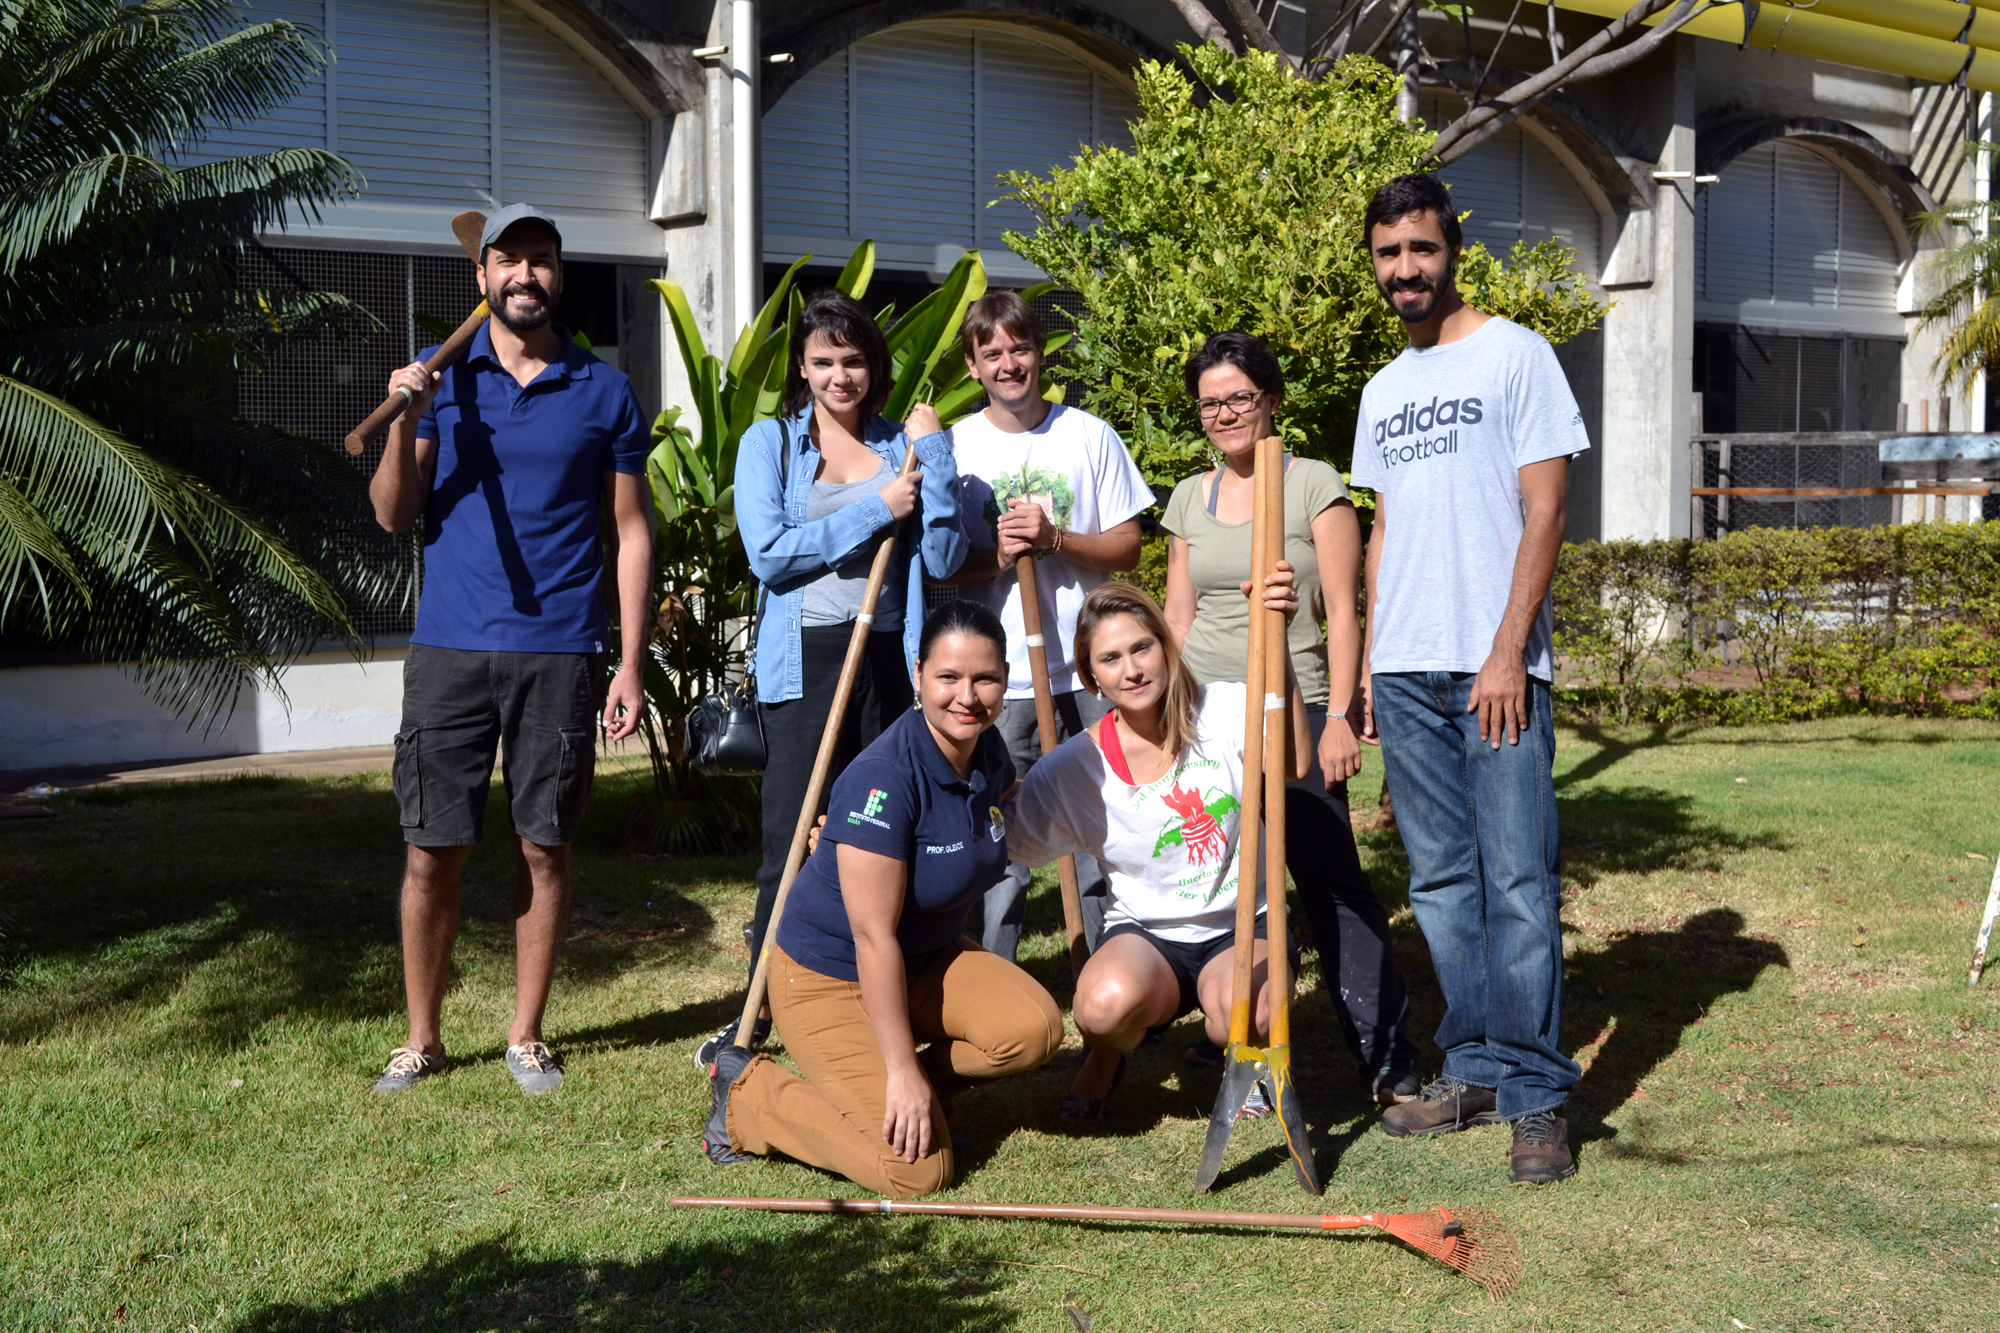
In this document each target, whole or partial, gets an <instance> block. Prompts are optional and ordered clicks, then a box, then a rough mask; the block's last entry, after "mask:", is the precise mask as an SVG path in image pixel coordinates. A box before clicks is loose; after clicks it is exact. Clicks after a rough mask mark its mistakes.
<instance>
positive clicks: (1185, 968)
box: [1097, 912, 1296, 1031]
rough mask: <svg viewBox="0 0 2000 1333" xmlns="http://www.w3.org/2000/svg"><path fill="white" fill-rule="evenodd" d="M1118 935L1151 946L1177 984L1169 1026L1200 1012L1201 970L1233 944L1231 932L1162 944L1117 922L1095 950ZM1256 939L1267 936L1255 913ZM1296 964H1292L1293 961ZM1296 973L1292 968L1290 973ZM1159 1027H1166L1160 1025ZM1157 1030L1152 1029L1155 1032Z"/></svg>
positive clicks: (1137, 928) (1147, 933) (1142, 930)
mask: <svg viewBox="0 0 2000 1333" xmlns="http://www.w3.org/2000/svg"><path fill="white" fill-rule="evenodd" d="M1118 935H1137V936H1138V937H1139V938H1140V939H1142V940H1144V941H1146V943H1148V944H1150V945H1152V946H1153V949H1154V950H1155V952H1157V953H1158V954H1159V955H1160V957H1162V958H1164V959H1166V960H1167V966H1168V967H1170V968H1172V969H1173V970H1174V980H1176V981H1178V982H1180V984H1181V998H1180V1007H1179V1008H1177V1009H1175V1010H1174V1016H1173V1018H1171V1019H1169V1020H1167V1021H1168V1022H1169V1023H1172V1022H1178V1021H1179V1020H1180V1019H1181V1018H1182V1017H1184V1016H1186V1015H1188V1014H1191V1013H1193V1012H1194V1011H1195V1010H1197V1009H1199V1008H1201V996H1200V995H1199V994H1197V993H1196V991H1195V982H1196V981H1197V980H1199V979H1200V977H1201V970H1202V969H1203V968H1204V967H1207V966H1208V965H1209V964H1210V963H1211V962H1213V961H1214V960H1215V956H1216V955H1217V954H1219V953H1222V952H1224V951H1225V950H1227V949H1229V948H1230V947H1231V946H1233V945H1234V944H1235V943H1236V932H1235V931H1234V930H1228V931H1224V932H1223V933H1222V934H1220V935H1217V936H1216V937H1215V938H1214V939H1212V940H1203V941H1202V942H1201V943H1200V944H1182V943H1181V942H1179V941H1178V940H1163V939H1161V938H1160V937H1159V936H1158V935H1155V934H1154V933H1153V932H1152V931H1150V930H1147V929H1146V928H1145V927H1144V926H1142V925H1140V924H1139V923H1137V922H1136V921H1120V922H1119V923H1118V924H1117V925H1115V926H1113V927H1111V928H1110V929H1109V930H1107V931H1105V932H1104V933H1103V934H1102V935H1100V936H1098V937H1097V947H1098V948H1100V949H1101V948H1103V947H1104V941H1106V940H1108V939H1112V938H1113V937H1115V936H1118ZM1256 938H1258V939H1260V940H1267V939H1269V938H1271V936H1270V932H1269V931H1268V930H1267V929H1266V928H1265V920H1264V914H1263V913H1262V912H1259V913H1257V933H1256ZM1294 961H1295V962H1296V960H1294ZM1294 971H1296V968H1295V969H1294ZM1160 1026H1161V1027H1164V1026H1166V1024H1161V1025H1160ZM1157 1030H1158V1029H1157V1028H1156V1029H1155V1031H1157Z"/></svg>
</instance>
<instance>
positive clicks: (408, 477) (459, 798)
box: [368, 204, 653, 1093]
mask: <svg viewBox="0 0 2000 1333" xmlns="http://www.w3.org/2000/svg"><path fill="white" fill-rule="evenodd" d="M561 252H562V235H561V233H560V232H558V231H557V230H556V224H555V222H554V220H553V219H551V218H550V217H549V216H548V215H547V214H546V213H543V212H541V211H540V210H539V209H536V208H534V207H533V206H531V205H528V204H511V205H509V206H507V207H506V208H503V209H501V210H500V211H499V212H497V213H495V214H493V216H492V217H490V218H488V219H487V221H486V228H485V231H484V232H483V234H482V235H481V236H480V252H479V267H478V270H477V273H478V278H479V287H480V295H482V296H483V297H484V298H485V299H486V303H487V305H488V306H489V307H490V308H491V309H492V311H493V316H492V318H491V319H489V320H488V321H487V323H486V327H485V328H483V329H481V330H480V332H479V334H478V335H477V336H476V337H475V338H474V339H473V340H472V346H471V348H470V350H469V351H468V352H467V353H466V357H465V360H464V361H462V362H461V363H459V364H458V365H455V366H452V367H450V368H448V369H446V370H445V371H444V372H443V373H442V374H441V375H434V374H432V373H431V372H430V371H428V370H426V369H425V368H424V366H423V364H422V362H421V360H420V361H418V362H417V363H415V364H412V365H408V366H405V367H403V369H401V370H399V371H397V372H396V374H395V375H394V376H393V377H392V378H391V379H390V381H389V387H390V389H391V391H392V392H393V391H401V392H403V393H405V394H406V395H408V397H409V400H410V407H409V410H408V411H406V412H405V413H403V415H402V416H401V417H399V418H398V419H397V421H396V424H395V425H394V426H392V427H391V428H390V431H389V444H388V449H387V450H386V452H385V453H384V454H383V457H382V464H381V467H380V468H379V469H378V470H377V471H376V473H375V478H374V480H373V481H372V482H371V483H370V484H369V488H368V492H369V497H370V498H371V499H372V500H373V501H374V504H375V518H376V521H377V522H379V523H380V524H381V525H382V526H383V527H384V528H387V529H388V530H389V531H390V532H402V531H404V530H405V529H407V528H408V527H409V526H410V525H411V524H412V523H414V522H416V521H417V520H418V519H419V518H422V519H423V521H424V584H423V596H422V598H421V600H420V601H419V602H418V604H417V628H416V633H414V634H412V635H411V636H410V653H409V659H408V661H406V662H405V663H404V666H403V721H402V728H401V730H400V731H399V732H398V733H397V736H396V765H395V788H396V801H397V804H398V805H399V806H400V807H401V810H402V823H403V840H404V841H405V842H407V843H408V844H409V859H408V864H407V867H406V869H405V871H404V876H403V899H402V919H403V984H404V988H405V990H406V992H407V998H408V1002H409V1010H410V1032H409V1039H408V1040H407V1041H405V1042H404V1043H403V1045H401V1046H399V1047H397V1048H396V1049H395V1050H394V1051H393V1052H391V1054H390V1057H389V1065H388V1068H387V1069H386V1070H384V1071H383V1074H382V1077H381V1079H380V1080H379V1081H378V1082H377V1083H376V1084H375V1088H376V1090H377V1091H378V1092H401V1091H402V1090H403V1089H405V1088H407V1087H409V1086H410V1085H411V1084H412V1083H414V1082H416V1081H417V1080H418V1079H421V1078H424V1077H426V1076H428V1075H430V1074H433V1073H435V1072H437V1071H438V1070H439V1069H442V1068H443V1067H444V1038H443V1034H442V1032H441V1030H440V1010H441V1009H442V1007H443V1004H444V992H445V986H446V984H447V982H448V981H449V978H450V973H451V948H452V943H453V941H454V940H455V939H456V938H457V935H458V903H459V875H460V872H461V871H462V870H463V869H464V866H465V860H466V857H467V856H469V855H470V854H471V851H472V846H473V844H474V843H477V842H478V841H479V839H480V836H481V833H482V831H483V825H484V822H485V814H486V797H487V791H488V788H489V786H490V785H491V782H492V775H493V761H494V751H495V747H496V745H498V746H499V747H501V752H502V754H503V755H504V758H503V760H502V764H503V768H502V776H503V778H504V780H505V782H506V787H507V803H508V812H509V814H510V815H511V816H512V818H513V824H514V832H515V833H516V834H517V835H518V836H519V838H520V857H519V878H518V888H517V889H516V891H515V895H514V971H515V995H514V1022H513V1026H512V1027H511V1028H510V1029H509V1030H508V1033H507V1069H508V1072H509V1073H511V1074H512V1075H513V1076H514V1081H515V1082H516V1083H517V1084H519V1085H520V1088H521V1090H522V1091H523V1092H526V1093H538V1092H551V1091H554V1090H555V1089H556V1088H557V1087H559V1086H561V1084H562V1070H561V1068H560V1067H559V1066H558V1065H557V1063H556V1060H555V1057H554V1056H553V1055H552V1054H551V1053H550V1051H549V1048H548V1046H547V1045H546V1044H545V1043H544V1042H543V1040H542V1009H543V1007H544V1005H545V1004H546V1003H547V1001H548V996H549V983H550V981H551V979H552V978H553V976H554V974H555V965H556V955H557V954H558V952H559V951H560V950H561V948H562V940H563V935H564V934H565V933H566V931H567V929H568V925H569V903H570V858H569V842H570V839H571V838H573V837H574V836H575V835H576V827H577V823H578V821H579V820H580V819H581V818H582V816H583V807H584V804H585V802H586V801H587V800H588V799H589V796H590V782H591V775H592V770H593V763H594V760H595V757H596V749H597V720H598V717H597V715H598V709H599V707H600V706H601V707H602V708H603V721H604V728H605V734H606V735H607V736H608V737H609V738H610V739H612V740H614V741H615V740H622V739H623V738H624V737H626V736H629V735H630V734H631V733H632V731H633V729H634V728H635V727H636V726H637V725H638V720H639V710H640V709H641V708H642V707H643V706H644V703H645V699H644V695H643V694H642V692H641V689H640V684H639V660H640V659H639V654H640V652H641V650H642V648H643V646H644V644H645V636H644V635H643V634H641V633H634V634H628V635H625V636H623V638H622V641H621V648H622V653H621V660H620V662H619V667H618V672H617V674H616V675H615V676H613V677H612V678H611V682H610V685H609V687H608V689H607V687H606V685H605V680H604V674H605V665H606V661H605V659H606V642H607V640H608V637H609V635H608V632H607V628H606V615H605V606H604V601H603V598H602V597H601V596H600V594H599V591H598V589H599V586H600V584H601V582H602V578H603V572H604V556H603V553H602V550H601V546H600V542H599V538H598V531H599V522H600V518H601V516H602V515H603V514H604V513H605V512H607V511H608V512H609V514H610V516H611V524H610V530H611V531H612V533H613V534H614V538H613V540H612V542H611V543H610V545H611V547H612V551H613V558H614V561H615V566H616V570H617V591H618V616H619V623H620V624H622V625H628V626H635V627H639V626H644V625H645V623H646V609H647V608H646V601H647V593H648V589H649V586H650V583H651V578H652V567H653V538H652V532H651V529H650V528H649V526H648V520H647V509H646V498H645V490H644V475H645V467H646V448H647V443H648V432H647V428H646V422H645V418H644V415H643V414H642V413H641V412H640V410H639V403H638V400H637V399H636V398H634V397H633V394H632V386H631V384H630V383H629V382H628V381H627V380H626V378H625V376H624V375H622V374H621V373H619V372H618V371H617V370H614V369H613V368H612V367H610V366H607V365H605V364H604V363H603V362H601V361H599V360H597V359H596V358H595V357H593V356H592V355H591V354H590V353H588V352H586V351H584V350H583V349H582V348H581V347H579V346H577V345H576V344H575V343H574V342H572V341H571V339H570V336H569V331H568V330H567V329H564V328H562V327H561V326H560V325H557V324H553V323H551V322H550V321H551V319H552V317H553V316H554V314H555V306H556V302H557V300H558V299H559V298H560V297H561V295H562V253H561ZM426 355H429V353H428V352H426Z"/></svg>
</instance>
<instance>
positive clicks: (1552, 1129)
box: [1354, 175, 1590, 1183]
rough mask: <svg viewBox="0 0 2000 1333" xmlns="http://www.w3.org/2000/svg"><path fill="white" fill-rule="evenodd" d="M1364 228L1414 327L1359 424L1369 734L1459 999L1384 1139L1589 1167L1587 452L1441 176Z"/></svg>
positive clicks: (1372, 212) (1422, 921) (1417, 899)
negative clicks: (1565, 578) (1562, 694)
mask: <svg viewBox="0 0 2000 1333" xmlns="http://www.w3.org/2000/svg"><path fill="white" fill-rule="evenodd" d="M1363 226H1364V229H1365V231H1366V233H1367V238H1368V248H1369V252H1370V255H1371V257H1372V258H1373V260H1374V264H1375V277H1376V281H1377V283H1379V284H1380V286H1381V289H1382V295H1383V296H1384V298H1386V299H1387V300H1388V302H1389V304H1390V306H1391V307H1392V308H1394V310H1395V311H1396V313H1397V314H1398V315H1400V316H1401V317H1402V319H1403V321H1404V324H1405V326H1406V327H1407V328H1408V329H1409V333H1410V346H1409V347H1408V348H1407V349H1406V350H1405V351H1404V352H1403V353H1402V354H1401V355H1400V356H1398V357H1397V358H1396V359H1395V360H1394V361H1392V362H1390V363H1389V364H1388V365H1387V366H1385V367H1383V369H1382V370H1381V371H1380V372H1379V373H1378V374H1377V375H1376V376H1375V378H1374V379H1372V380H1370V381H1369V383H1368V386H1367V388H1365V389H1363V390H1362V393H1361V414H1360V419H1359V421H1358V423H1357V424H1356V428H1355V435H1354V484H1355V485H1356V486H1365V487H1368V488H1369V489H1371V490H1373V491H1374V492H1375V494H1376V511H1375V526H1374V534H1373V536H1372V537H1371V539H1370V541H1369V544H1368V646H1367V649H1366V652H1365V658H1364V661H1363V664H1362V677H1361V678H1362V682H1363V688H1364V692H1365V693H1364V698H1365V700H1366V707H1367V712H1368V719H1367V723H1366V726H1367V728H1368V729H1369V731H1371V732H1374V731H1379V738H1380V744H1381V746H1382V762H1383V770H1384V774H1385V778H1386V780H1387V782H1388V785H1389V794H1390V797H1391V799H1392V800H1393V801H1394V802H1395V808H1396V820H1397V825H1398V827H1399V828H1400V829H1401V831H1402V835H1403V844H1404V847H1405V848H1406V849H1407V851H1408V852H1409V857H1410V905H1411V907H1412V908H1413V909H1414V910H1415V912H1416V916H1417V924H1418V925H1419V926H1421V927H1422V928H1423V932H1424V938H1425V940H1426V941H1428V942H1429V944H1430V949H1431V958H1432V962H1433V965H1434V967H1435V968H1436V971H1437V977H1438V984H1439V986H1440V988H1441V989H1442V990H1443V991H1444V997H1445V1005H1446V1008H1445V1016H1444V1021H1443V1022H1442V1023H1440V1024H1439V1026H1438V1033H1437V1042H1438V1045H1439V1046H1440V1047H1442V1048H1443V1049H1444V1053H1445V1058H1444V1073H1443V1076H1442V1077H1440V1078H1439V1079H1438V1080H1437V1082H1435V1083H1433V1084H1431V1085H1430V1086H1429V1087H1427V1088H1425V1089H1424V1092H1423V1095H1422V1097H1421V1098H1419V1099H1418V1100H1416V1101H1414V1102H1407V1103H1405V1104H1403V1105H1401V1106H1392V1107H1390V1108H1389V1109H1388V1110H1387V1111H1385V1112H1384V1113H1383V1116H1382V1126H1383V1128H1384V1129H1385V1130H1387V1131H1388V1132H1389V1133H1390V1134H1394V1135H1397V1136H1404V1135H1428V1134H1442V1133H1448V1132H1450V1131H1452V1130H1457V1129H1463V1128H1465V1127H1466V1126H1467V1125H1473V1124H1490V1123H1493V1122H1496V1121H1502V1120H1505V1121H1509V1122H1511V1123H1512V1124H1513V1126H1514V1142H1513V1149H1512V1154H1511V1168H1510V1175H1511V1178H1512V1179H1513V1180H1514V1181H1515V1182H1516V1183H1526V1182H1544V1181H1551V1180H1560V1179H1562V1178H1563V1177H1565V1176H1568V1175H1570V1174H1572V1173H1573V1172H1574V1171H1575V1170H1576V1164H1575V1159H1574V1158H1573V1157H1572V1155H1571V1153H1570V1149H1569V1143H1568V1129H1567V1126H1566V1124H1565V1122H1564V1121H1563V1119H1562V1118H1561V1117H1560V1116H1559V1115H1557V1114H1556V1112H1557V1110H1558V1109H1559V1108H1560V1107H1561V1106H1562V1104H1563V1102H1564V1101H1565V1100H1566V1099H1567V1098H1568V1096H1569V1092H1570V1089H1571V1088H1572V1087H1574V1086H1575V1084H1576V1080H1577V1078H1578V1076H1579V1073H1580V1071H1579V1070H1578V1068H1577V1066H1576V1063H1575V1062H1574V1061H1572V1060H1571V1059H1569V1057H1567V1056H1566V1055H1564V1054H1563V1053H1562V1048H1561V1045H1560V1040H1561V1033H1562V963H1563V960H1562V925H1561V921H1560V912H1561V907H1562V887H1561V883H1560V881H1559V880H1558V878H1557V857H1556V846H1557V836H1556V802H1555V783H1554V764H1555V737H1554V734H1553V725H1554V722H1553V717H1552V715H1551V712H1550V707H1549V681H1550V674H1551V671H1550V660H1549V631H1550V622H1551V619H1552V615H1551V610H1550V604H1549V581H1550V579H1551V577H1552V576H1553V575H1554V573H1555V564H1556V553H1557V552H1558V551H1559V550H1560V549H1561V546H1562V536H1563V524H1564V520H1565V517H1566V513H1565V505H1566V491H1567V485H1568V477H1569V460H1570V458H1571V456H1572V455H1575V454H1578V453H1581V452H1582V451H1583V450H1585V449H1587V448H1589V447H1590V441H1589V439H1588V438H1587V437H1586V436H1585V434H1584V429H1583V417H1582V414H1581V413H1580V412H1579V411H1578V410H1577V406H1576V399H1575V398H1574V397H1573V396H1572V395H1571V393H1570V390H1569V385H1568V383H1567V382H1566V381H1565V380H1564V378H1563V373H1562V368H1561V367H1560V366H1559V365H1557V364H1556V358H1555V353H1554V352H1552V351H1551V350H1550V349H1549V345H1548V343H1547V342H1546V341H1544V340H1543V339H1542V338H1541V336H1540V335H1538V334H1535V333H1531V332H1529V331H1528V330H1527V329H1524V328H1522V327H1520V326H1519V325H1518V324H1513V323H1510V322H1508V321H1507V320H1504V319H1498V318H1495V317H1493V316H1491V315H1487V314H1484V313H1482V312H1480V311H1478V310H1475V309H1473V308H1472V307H1471V306H1469V305H1467V304H1466V303H1465V301H1464V299H1463V298H1462V297H1461V296H1460V295H1459V293H1458V289H1457V286H1456V284H1455V269H1456V265H1457V262H1458V255H1459V250H1460V248H1461V245H1462V240H1461V236H1460V232H1459V225H1458V218H1457V215H1456V214H1455V213H1454V211H1453V209H1452V204H1451V196H1450V194H1449V193H1448V192H1447V191H1446V190H1445V188H1444V186H1443V185H1442V184H1440V183H1439V182H1438V181H1437V180H1436V179H1434V178H1433V177H1430V176H1424V175H1416V176H1403V177H1399V178H1398V179H1396V180H1393V181H1391V182H1389V183H1388V184H1387V185H1385V186H1383V187H1382V189H1381V190H1380V191H1378V192H1377V193H1376V195H1375V198H1374V200H1373V201H1372V202H1371V203H1370V204H1369V206H1368V213H1367V217H1366V220H1365V222H1364V224H1363Z"/></svg>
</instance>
